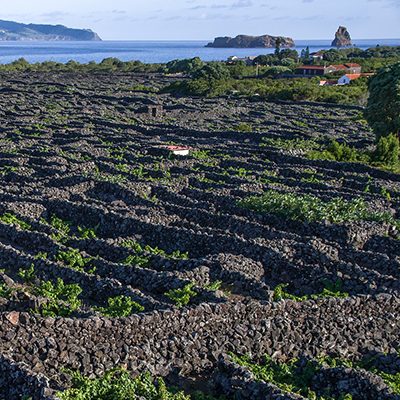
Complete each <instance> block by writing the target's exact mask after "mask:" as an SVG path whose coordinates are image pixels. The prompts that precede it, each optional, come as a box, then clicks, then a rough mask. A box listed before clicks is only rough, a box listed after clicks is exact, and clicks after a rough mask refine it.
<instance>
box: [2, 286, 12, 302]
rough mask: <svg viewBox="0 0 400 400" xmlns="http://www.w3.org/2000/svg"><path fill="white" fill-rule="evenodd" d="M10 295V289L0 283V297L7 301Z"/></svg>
mask: <svg viewBox="0 0 400 400" xmlns="http://www.w3.org/2000/svg"><path fill="white" fill-rule="evenodd" d="M11 293H12V289H10V288H9V287H8V286H7V285H6V284H4V283H0V297H2V298H4V299H9V298H10V296H11Z"/></svg>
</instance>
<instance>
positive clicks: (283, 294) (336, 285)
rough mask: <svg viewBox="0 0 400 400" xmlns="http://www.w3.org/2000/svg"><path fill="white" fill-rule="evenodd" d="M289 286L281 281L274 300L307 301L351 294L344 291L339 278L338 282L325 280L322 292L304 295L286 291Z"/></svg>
mask: <svg viewBox="0 0 400 400" xmlns="http://www.w3.org/2000/svg"><path fill="white" fill-rule="evenodd" d="M288 286H289V284H287V283H281V284H280V285H278V286H276V287H275V289H274V301H280V300H285V299H288V300H294V301H306V300H309V299H313V300H317V299H321V298H325V297H336V298H339V299H343V298H346V297H349V294H348V293H346V292H343V291H342V282H341V281H340V280H337V281H336V282H328V281H326V282H325V287H324V289H323V290H322V292H321V293H316V294H311V295H304V296H295V295H293V294H291V293H289V292H287V291H286V288H287V287H288Z"/></svg>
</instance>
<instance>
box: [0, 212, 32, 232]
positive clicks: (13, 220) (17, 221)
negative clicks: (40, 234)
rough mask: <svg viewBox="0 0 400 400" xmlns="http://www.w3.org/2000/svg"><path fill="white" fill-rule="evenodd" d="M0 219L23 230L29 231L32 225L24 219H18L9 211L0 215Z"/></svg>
mask: <svg viewBox="0 0 400 400" xmlns="http://www.w3.org/2000/svg"><path fill="white" fill-rule="evenodd" d="M0 221H1V222H3V223H5V224H7V225H16V226H19V227H20V228H21V229H23V230H25V231H29V230H31V229H32V227H31V226H30V225H29V224H28V223H27V222H25V221H22V220H21V219H19V218H18V217H17V216H16V215H14V214H11V213H5V214H3V215H2V216H1V217H0Z"/></svg>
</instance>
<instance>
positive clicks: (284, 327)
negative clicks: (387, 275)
mask: <svg viewBox="0 0 400 400" xmlns="http://www.w3.org/2000/svg"><path fill="white" fill-rule="evenodd" d="M10 314H11V315H10ZM1 321H2V323H1V327H0V339H1V341H0V342H1V343H2V349H1V351H2V353H3V354H8V355H10V356H11V355H12V357H13V360H14V361H15V362H17V363H21V362H24V363H26V364H28V365H32V366H33V368H32V372H34V373H42V372H43V373H45V375H46V376H47V377H49V378H50V385H51V387H52V388H53V389H54V390H57V389H58V390H59V389H62V388H63V387H64V386H65V384H66V380H65V379H66V377H65V376H64V375H63V374H62V373H60V369H61V368H62V367H63V368H71V369H79V370H81V371H82V372H83V373H84V374H86V375H88V376H95V375H99V374H101V373H103V372H104V371H105V370H107V369H110V368H113V367H115V366H116V365H123V366H125V367H127V368H128V369H129V370H131V371H135V372H136V371H137V372H139V371H144V370H150V371H151V372H152V373H154V374H156V375H163V376H166V375H168V374H170V373H171V371H173V370H174V369H176V370H179V371H181V372H182V373H185V374H188V373H191V372H199V371H201V370H204V369H205V368H207V367H212V366H215V365H216V363H217V362H218V359H219V357H220V355H221V354H223V353H224V352H227V351H233V352H237V353H242V354H245V353H252V354H256V355H262V354H269V355H273V356H274V357H278V358H279V357H280V358H283V357H296V356H299V355H308V356H318V355H321V354H324V353H335V354H337V355H340V356H342V357H346V356H349V354H352V355H356V356H357V355H361V354H362V353H364V352H371V351H375V352H389V351H395V348H396V347H398V346H399V345H400V339H399V335H398V332H399V327H400V322H396V323H394V322H393V321H400V298H398V297H396V296H392V295H386V294H385V295H378V296H376V297H370V296H358V297H353V298H348V299H344V300H338V299H334V298H332V299H325V300H316V301H307V302H302V303H294V302H292V301H284V302H280V303H264V304H262V303H256V302H249V303H247V304H244V303H238V304H232V303H225V304H214V305H210V304H202V305H199V306H198V307H196V308H192V309H187V310H184V311H181V310H172V311H162V312H158V311H154V312H152V313H149V314H144V315H137V316H132V317H129V318H121V319H105V318H98V317H95V318H89V319H68V318H67V319H61V318H57V319H52V318H47V319H42V318H40V319H38V318H37V317H34V316H32V315H30V314H27V313H16V312H14V313H8V314H7V313H2V314H1ZM32 394H33V395H34V398H43V397H35V393H32ZM9 398H10V399H12V396H11V397H9Z"/></svg>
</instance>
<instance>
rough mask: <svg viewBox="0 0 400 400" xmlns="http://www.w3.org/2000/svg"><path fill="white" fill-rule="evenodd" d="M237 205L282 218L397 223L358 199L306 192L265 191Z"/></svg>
mask: <svg viewBox="0 0 400 400" xmlns="http://www.w3.org/2000/svg"><path fill="white" fill-rule="evenodd" d="M238 204H239V206H241V207H243V208H247V209H250V210H253V211H256V212H260V213H267V214H273V215H276V216H279V217H282V218H285V219H291V220H294V221H305V222H321V221H329V222H331V223H342V222H350V221H378V222H387V223H391V224H393V225H398V224H400V221H398V220H395V219H394V217H393V216H392V215H391V214H390V213H389V212H377V211H370V210H368V207H367V204H366V203H365V201H364V200H363V199H361V198H358V199H354V200H351V201H347V200H345V199H343V198H341V197H337V198H335V199H332V200H329V201H324V200H322V199H320V198H319V197H316V196H313V195H309V194H299V193H281V192H277V191H273V190H270V191H267V192H265V193H264V194H263V195H261V196H252V197H248V198H246V199H244V200H241V201H239V203H238Z"/></svg>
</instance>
